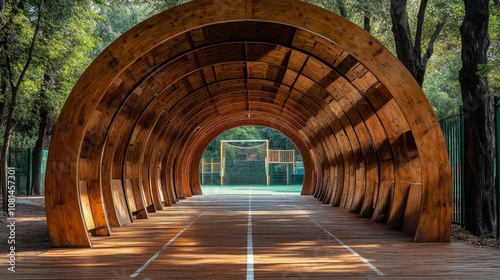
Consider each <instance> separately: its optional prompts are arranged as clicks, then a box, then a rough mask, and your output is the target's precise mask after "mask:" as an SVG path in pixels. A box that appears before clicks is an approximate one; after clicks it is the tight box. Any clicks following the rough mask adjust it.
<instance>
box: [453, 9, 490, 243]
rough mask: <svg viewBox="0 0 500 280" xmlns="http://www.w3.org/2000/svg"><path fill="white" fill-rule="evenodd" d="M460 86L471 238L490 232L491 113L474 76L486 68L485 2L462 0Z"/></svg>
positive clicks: (485, 89)
mask: <svg viewBox="0 0 500 280" xmlns="http://www.w3.org/2000/svg"><path fill="white" fill-rule="evenodd" d="M464 3H465V17H464V20H463V23H462V26H461V27H460V32H461V35H462V69H460V74H459V78H460V86H461V90H462V100H463V104H464V113H465V145H466V146H465V147H466V148H465V170H464V173H465V204H466V212H465V228H466V229H467V230H469V231H470V232H472V233H473V234H474V235H478V236H480V235H485V234H490V233H492V232H493V230H494V225H495V219H496V217H495V216H496V213H495V188H494V172H493V171H494V168H493V161H494V154H495V145H494V144H495V138H494V131H495V130H494V110H493V102H492V100H491V94H490V89H489V85H488V80H487V78H486V77H481V76H479V75H478V74H477V71H478V65H481V64H483V65H486V64H487V61H488V59H487V52H488V47H489V38H488V20H489V0H464Z"/></svg>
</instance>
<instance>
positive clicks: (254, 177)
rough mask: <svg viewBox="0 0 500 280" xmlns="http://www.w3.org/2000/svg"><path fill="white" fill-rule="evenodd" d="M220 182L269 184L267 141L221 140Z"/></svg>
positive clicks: (222, 183)
mask: <svg viewBox="0 0 500 280" xmlns="http://www.w3.org/2000/svg"><path fill="white" fill-rule="evenodd" d="M220 155H221V172H220V182H221V185H224V184H244V185H249V184H266V185H269V184H270V176H269V140H221V141H220Z"/></svg>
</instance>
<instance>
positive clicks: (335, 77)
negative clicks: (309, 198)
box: [46, 0, 451, 247]
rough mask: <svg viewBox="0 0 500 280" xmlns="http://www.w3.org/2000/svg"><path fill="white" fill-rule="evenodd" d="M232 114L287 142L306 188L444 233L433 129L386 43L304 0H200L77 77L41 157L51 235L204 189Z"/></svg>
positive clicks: (443, 172) (366, 213)
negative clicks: (211, 149) (203, 167)
mask: <svg viewBox="0 0 500 280" xmlns="http://www.w3.org/2000/svg"><path fill="white" fill-rule="evenodd" d="M242 125H261V126H267V127H270V128H274V129H277V130H279V131H281V132H283V133H284V134H285V135H287V136H288V137H289V138H290V139H291V140H292V141H293V142H294V143H295V144H296V145H297V147H298V148H299V150H300V152H301V154H302V156H303V159H304V163H305V166H306V172H305V181H304V187H303V190H302V193H303V194H304V195H313V196H314V197H316V198H317V199H319V200H320V201H321V202H323V203H326V204H330V205H333V206H340V207H342V208H346V209H347V210H349V211H352V212H355V213H359V215H360V216H362V217H367V218H370V219H371V220H372V221H377V222H383V223H387V224H386V226H387V227H388V228H393V229H403V230H405V231H408V232H410V233H412V234H414V235H415V238H414V240H415V241H422V242H430V241H447V240H449V238H450V226H451V176H450V169H449V164H448V159H447V153H446V148H445V144H444V140H443V137H442V134H441V130H440V128H439V124H438V122H437V119H436V118H435V116H434V114H433V111H432V108H431V106H430V105H429V103H428V101H427V99H426V97H425V95H424V94H423V92H422V91H421V89H420V88H419V87H418V84H417V83H416V82H415V81H414V80H413V78H412V77H411V75H409V73H408V72H407V71H406V69H405V68H404V67H403V66H402V65H401V64H400V63H399V61H398V60H397V59H396V58H395V57H394V56H393V55H392V54H391V53H390V52H389V51H388V50H387V49H386V48H384V47H383V46H382V45H381V44H380V43H379V42H378V41H377V40H376V39H374V38H373V37H371V36H370V35H369V34H368V33H366V32H364V31H363V30H361V29H360V28H359V27H357V26H356V25H355V24H353V23H351V22H348V21H347V20H345V19H343V18H342V17H340V16H338V15H335V14H333V13H331V12H329V11H326V10H323V9H321V8H319V7H316V6H313V5H310V4H307V3H304V2H300V1H296V0H286V1H279V2H277V1H271V0H245V1H209V0H196V1H192V2H189V3H187V4H184V5H181V6H177V7H175V8H172V9H171V10H168V11H165V12H162V13H160V14H158V15H156V16H154V17H152V18H150V19H147V20H145V21H144V22H142V23H140V24H138V25H137V26H135V27H133V28H132V29H131V30H129V31H128V32H127V33H125V34H124V35H122V36H121V37H120V38H118V39H117V40H116V41H115V42H114V43H112V44H111V45H110V46H109V47H108V48H107V49H106V50H105V51H103V53H102V54H101V55H100V56H99V57H98V58H96V60H95V61H94V62H93V63H92V64H91V65H90V66H89V68H88V69H87V71H85V73H84V74H83V75H82V77H81V78H80V80H79V81H78V82H77V84H76V85H75V87H74V89H73V91H72V93H71V94H70V96H69V98H68V100H67V102H66V104H65V105H64V108H63V110H62V112H61V115H60V117H59V119H58V121H57V124H56V127H55V130H54V136H53V138H52V143H51V147H50V152H49V158H48V166H47V179H46V196H47V215H48V219H47V221H48V224H49V231H50V236H51V242H52V245H53V246H56V247H60V246H84V247H85V246H91V242H90V239H89V237H88V231H89V230H91V231H92V230H94V233H95V234H99V235H107V234H110V233H111V227H118V226H122V225H125V224H128V223H130V222H132V219H131V218H132V217H133V218H134V219H147V218H149V214H152V213H154V212H155V211H157V210H158V211H161V210H162V209H163V208H164V207H166V206H171V205H174V204H176V203H178V202H179V201H180V200H181V199H184V198H190V197H192V196H193V195H199V194H201V188H200V182H199V178H198V170H199V161H200V159H201V155H202V153H203V150H204V149H205V148H206V146H207V145H208V143H210V141H211V140H212V139H214V138H215V137H216V136H217V135H218V134H220V133H222V132H224V131H226V130H228V129H230V128H233V127H237V126H242ZM120 188H121V189H120ZM96 228H97V229H99V230H98V231H96V230H95V229H96ZM103 229H106V230H103Z"/></svg>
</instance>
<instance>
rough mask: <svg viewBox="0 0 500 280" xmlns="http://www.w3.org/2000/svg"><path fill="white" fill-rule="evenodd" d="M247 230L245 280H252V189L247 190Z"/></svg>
mask: <svg viewBox="0 0 500 280" xmlns="http://www.w3.org/2000/svg"><path fill="white" fill-rule="evenodd" d="M247 228H248V230H247V280H254V273H253V272H254V271H253V236H252V235H253V233H252V187H250V189H249V190H248V227H247Z"/></svg>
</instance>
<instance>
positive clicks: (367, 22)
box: [363, 7, 372, 33]
mask: <svg viewBox="0 0 500 280" xmlns="http://www.w3.org/2000/svg"><path fill="white" fill-rule="evenodd" d="M365 9H366V10H365V14H364V16H363V29H364V30H365V31H366V32H368V33H371V32H372V24H371V17H372V15H371V12H370V11H369V10H368V7H366V8H365Z"/></svg>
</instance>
